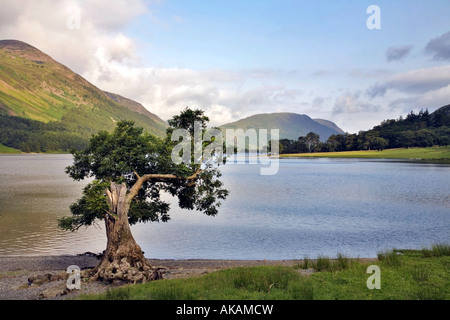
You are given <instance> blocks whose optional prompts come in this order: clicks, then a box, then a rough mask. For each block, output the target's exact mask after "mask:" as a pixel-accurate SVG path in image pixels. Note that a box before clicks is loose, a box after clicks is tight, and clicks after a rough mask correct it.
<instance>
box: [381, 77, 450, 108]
mask: <svg viewBox="0 0 450 320" xmlns="http://www.w3.org/2000/svg"><path fill="white" fill-rule="evenodd" d="M449 101H450V84H449V85H448V86H445V87H442V88H439V89H436V90H431V91H429V92H426V93H425V94H421V95H415V96H407V97H400V98H397V99H395V100H393V101H391V102H390V103H389V107H390V108H396V109H398V110H399V112H400V113H403V114H404V113H408V112H410V111H411V110H419V109H422V108H423V109H425V108H428V110H429V111H430V112H432V111H434V110H435V109H436V108H439V107H442V106H444V105H448V104H449Z"/></svg>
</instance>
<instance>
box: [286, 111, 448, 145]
mask: <svg viewBox="0 0 450 320" xmlns="http://www.w3.org/2000/svg"><path fill="white" fill-rule="evenodd" d="M449 109H450V106H445V107H442V108H440V109H438V110H436V111H435V112H434V113H432V114H430V113H429V112H428V110H426V111H423V110H422V111H420V112H419V113H418V114H415V113H414V112H412V111H411V113H409V114H408V116H407V117H406V118H405V119H403V118H402V117H401V118H399V119H398V120H385V121H383V122H382V123H381V124H380V125H379V126H376V127H374V128H373V129H371V130H368V131H360V132H359V133H357V134H349V133H345V134H333V135H331V136H330V137H329V138H328V140H327V141H326V142H319V141H313V140H311V138H312V135H311V133H308V134H307V135H306V136H301V137H299V138H298V139H297V140H289V139H281V140H280V150H281V151H280V153H284V154H289V153H306V152H340V151H358V150H379V151H381V150H384V149H392V148H410V147H431V146H435V145H437V146H447V145H449V144H450V112H449ZM317 140H318V139H317Z"/></svg>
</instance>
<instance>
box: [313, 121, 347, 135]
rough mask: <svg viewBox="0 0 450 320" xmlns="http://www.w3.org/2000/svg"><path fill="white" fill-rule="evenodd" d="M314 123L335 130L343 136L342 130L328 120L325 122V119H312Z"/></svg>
mask: <svg viewBox="0 0 450 320" xmlns="http://www.w3.org/2000/svg"><path fill="white" fill-rule="evenodd" d="M313 120H314V121H316V122H318V123H320V124H323V125H324V126H327V127H329V128H330V129H333V130H336V131H337V132H338V133H339V134H344V133H345V132H344V130H342V129H341V128H339V127H338V126H337V124H336V123H334V122H332V121H330V120H325V119H313Z"/></svg>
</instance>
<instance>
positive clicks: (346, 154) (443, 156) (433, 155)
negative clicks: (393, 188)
mask: <svg viewBox="0 0 450 320" xmlns="http://www.w3.org/2000/svg"><path fill="white" fill-rule="evenodd" d="M280 157H299V158H301V157H313V158H376V159H424V160H449V159H450V147H448V146H447V147H429V148H399V149H386V150H383V151H377V150H370V151H343V152H317V153H295V154H280Z"/></svg>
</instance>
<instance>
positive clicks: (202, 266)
mask: <svg viewBox="0 0 450 320" xmlns="http://www.w3.org/2000/svg"><path fill="white" fill-rule="evenodd" d="M149 262H150V263H151V264H152V265H153V266H155V267H157V268H160V271H161V272H162V273H163V278H164V279H171V278H186V277H192V276H199V275H202V274H205V273H208V272H212V271H216V270H220V269H225V268H232V267H241V266H261V265H285V266H292V265H294V264H295V263H296V261H293V260H207V259H193V260H154V259H149ZM98 263H99V259H98V257H96V256H95V255H93V254H83V255H77V256H32V257H0V300H64V299H75V298H76V297H77V296H78V295H80V294H85V293H98V292H103V291H105V290H107V289H108V288H111V287H113V286H120V285H123V284H117V283H116V284H109V285H108V284H104V283H102V282H82V284H81V289H80V290H72V291H70V292H68V291H67V290H66V280H65V279H66V277H67V273H66V270H67V268H68V267H69V266H71V265H76V266H78V267H80V269H81V270H83V269H87V268H93V267H95V266H96V265H97V264H98ZM40 278H45V280H46V281H42V283H40V282H39V281H35V282H31V283H30V279H40Z"/></svg>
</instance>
